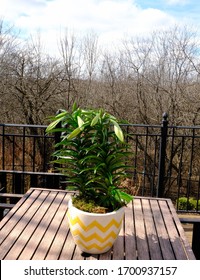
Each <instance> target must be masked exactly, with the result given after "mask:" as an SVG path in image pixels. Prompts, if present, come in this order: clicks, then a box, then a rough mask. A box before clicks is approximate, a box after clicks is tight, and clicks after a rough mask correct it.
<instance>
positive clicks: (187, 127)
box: [0, 123, 200, 129]
mask: <svg viewBox="0 0 200 280" xmlns="http://www.w3.org/2000/svg"><path fill="white" fill-rule="evenodd" d="M120 125H121V126H129V127H151V128H160V127H161V126H162V124H153V125H152V124H133V123H127V124H124V123H121V124H120ZM0 126H7V127H13V126H14V127H35V128H46V127H47V125H42V124H39V125H38V124H14V123H13V124H12V123H0ZM168 128H177V129H200V125H194V126H185V125H183V126H181V125H168Z"/></svg>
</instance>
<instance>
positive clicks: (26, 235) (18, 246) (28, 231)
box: [6, 191, 49, 260]
mask: <svg viewBox="0 0 200 280" xmlns="http://www.w3.org/2000/svg"><path fill="white" fill-rule="evenodd" d="M48 195H49V192H47V191H46V192H41V194H40V196H39V197H38V204H37V206H36V207H35V209H34V210H35V213H34V214H33V217H32V218H31V219H30V221H29V223H28V224H27V226H26V228H25V229H24V231H23V232H22V233H21V234H20V235H19V237H18V239H17V240H16V242H15V244H14V245H13V247H12V250H11V251H10V252H9V253H8V254H7V256H6V259H9V260H15V259H18V258H19V256H20V254H21V252H22V251H23V248H24V247H25V246H26V245H27V243H28V241H29V239H30V237H31V235H32V234H33V232H34V231H35V230H36V228H37V226H38V223H39V221H40V219H41V217H42V216H43V215H44V213H45V211H46V208H45V207H41V205H42V204H43V203H42V201H43V200H45V198H46V197H47V196H48ZM46 207H47V206H46ZM28 215H29V213H27V215H25V216H24V219H29V216H28Z"/></svg>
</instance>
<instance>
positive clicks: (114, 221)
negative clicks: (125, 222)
mask: <svg viewBox="0 0 200 280" xmlns="http://www.w3.org/2000/svg"><path fill="white" fill-rule="evenodd" d="M67 216H68V218H69V220H70V223H71V225H72V226H74V225H75V224H79V226H80V227H81V228H82V229H83V230H84V231H89V230H90V229H92V228H94V227H97V228H98V229H99V230H101V231H102V232H106V231H107V230H108V229H109V228H110V227H112V226H115V227H116V228H119V227H120V226H121V223H122V219H123V218H122V219H121V221H120V222H119V223H118V222H117V221H116V220H115V219H112V220H111V221H110V222H109V223H108V224H107V225H106V226H102V225H101V224H99V223H98V222H97V221H96V220H95V221H93V222H92V223H91V224H89V225H87V226H86V225H84V223H83V222H82V221H81V220H80V219H79V217H75V218H74V219H72V217H71V216H70V214H69V211H68V212H67Z"/></svg>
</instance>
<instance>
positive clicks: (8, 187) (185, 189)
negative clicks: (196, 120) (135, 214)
mask: <svg viewBox="0 0 200 280" xmlns="http://www.w3.org/2000/svg"><path fill="white" fill-rule="evenodd" d="M121 126H122V127H123V129H124V130H126V131H127V133H128V136H127V141H128V142H129V144H130V146H131V149H132V152H133V154H132V157H131V159H130V160H131V163H132V166H133V168H132V170H130V172H131V177H132V179H131V180H130V179H129V180H127V182H125V184H127V186H128V187H130V188H131V189H132V190H133V192H134V193H135V194H138V195H143V196H144V195H145V196H159V197H169V198H171V199H172V200H173V202H174V203H175V204H176V207H177V210H179V211H191V212H197V211H200V150H199V147H200V126H170V125H169V124H168V116H167V114H163V119H162V122H161V124H160V125H145V124H128V125H127V124H122V125H121ZM45 129H46V126H43V125H20V124H17V125H16V124H0V158H1V162H0V189H1V190H3V191H4V192H5V191H6V192H12V193H24V192H25V191H26V190H27V189H28V188H30V187H48V188H65V185H64V184H63V183H62V182H63V177H62V176H61V174H59V173H55V170H54V166H53V165H52V164H51V154H52V152H53V150H54V144H55V142H56V141H59V135H55V136H53V135H46V133H45Z"/></svg>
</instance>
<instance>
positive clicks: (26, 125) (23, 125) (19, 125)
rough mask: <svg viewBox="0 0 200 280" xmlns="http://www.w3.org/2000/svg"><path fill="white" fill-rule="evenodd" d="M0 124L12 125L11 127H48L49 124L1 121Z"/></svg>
mask: <svg viewBox="0 0 200 280" xmlns="http://www.w3.org/2000/svg"><path fill="white" fill-rule="evenodd" d="M0 126H8V127H9V126H10V127H13V126H15V127H36V128H46V127H47V125H42V124H39V125H38V124H11V123H0Z"/></svg>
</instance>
